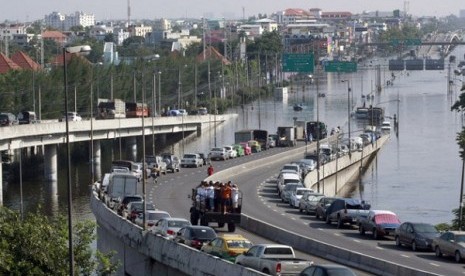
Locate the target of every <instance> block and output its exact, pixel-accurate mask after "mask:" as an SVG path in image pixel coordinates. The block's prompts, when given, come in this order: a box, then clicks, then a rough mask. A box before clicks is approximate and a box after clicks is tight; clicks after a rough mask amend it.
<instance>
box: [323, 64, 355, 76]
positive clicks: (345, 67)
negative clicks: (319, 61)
mask: <svg viewBox="0 0 465 276" xmlns="http://www.w3.org/2000/svg"><path fill="white" fill-rule="evenodd" d="M325 72H338V73H339V72H343V73H353V72H357V63H356V62H351V61H328V62H326V63H325Z"/></svg>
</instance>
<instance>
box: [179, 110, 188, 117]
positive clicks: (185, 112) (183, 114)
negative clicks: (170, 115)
mask: <svg viewBox="0 0 465 276" xmlns="http://www.w3.org/2000/svg"><path fill="white" fill-rule="evenodd" d="M179 113H180V115H179V116H187V115H189V114H188V113H187V110H185V109H183V108H181V109H179Z"/></svg>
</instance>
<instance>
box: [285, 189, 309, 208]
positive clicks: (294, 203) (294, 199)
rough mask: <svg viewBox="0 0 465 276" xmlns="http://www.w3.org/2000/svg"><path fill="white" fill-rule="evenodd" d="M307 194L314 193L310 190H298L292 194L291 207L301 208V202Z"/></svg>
mask: <svg viewBox="0 0 465 276" xmlns="http://www.w3.org/2000/svg"><path fill="white" fill-rule="evenodd" d="M305 192H313V190H312V189H310V188H297V189H296V190H295V191H292V192H291V197H290V198H289V205H291V207H294V208H299V202H300V199H301V198H302V196H303V195H304V193H305Z"/></svg>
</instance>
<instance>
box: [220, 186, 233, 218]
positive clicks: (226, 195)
mask: <svg viewBox="0 0 465 276" xmlns="http://www.w3.org/2000/svg"><path fill="white" fill-rule="evenodd" d="M220 191H221V212H222V213H223V214H224V213H226V212H227V211H228V207H229V202H230V201H231V187H230V186H229V183H228V184H224V183H222V184H221V190H220Z"/></svg>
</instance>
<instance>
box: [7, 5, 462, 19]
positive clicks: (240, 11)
mask: <svg viewBox="0 0 465 276" xmlns="http://www.w3.org/2000/svg"><path fill="white" fill-rule="evenodd" d="M129 1H130V2H131V18H133V19H155V18H185V17H189V18H201V17H206V18H213V17H214V18H223V17H224V18H226V19H239V18H242V16H243V15H245V18H247V17H249V16H252V15H258V14H259V13H261V14H268V15H269V14H271V13H273V12H276V11H282V10H285V9H287V8H302V9H310V8H320V9H322V10H323V11H349V12H352V13H361V12H362V11H392V10H395V9H399V10H402V11H403V10H404V2H407V3H408V7H409V8H408V11H409V13H410V14H413V15H418V16H423V15H425V16H446V15H450V14H454V15H456V16H458V15H459V11H460V9H465V2H464V1H463V0H409V1H404V0H306V1H305V0H129ZM127 6H128V0H79V1H78V0H10V1H8V0H5V1H3V3H2V4H1V9H0V22H4V21H6V20H7V21H13V22H15V21H18V22H24V21H34V20H37V19H42V18H43V17H44V15H46V14H49V13H51V12H53V11H57V12H60V13H62V14H71V13H74V12H75V11H82V12H84V13H89V14H94V15H95V19H96V20H97V21H99V20H107V19H126V18H127Z"/></svg>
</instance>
